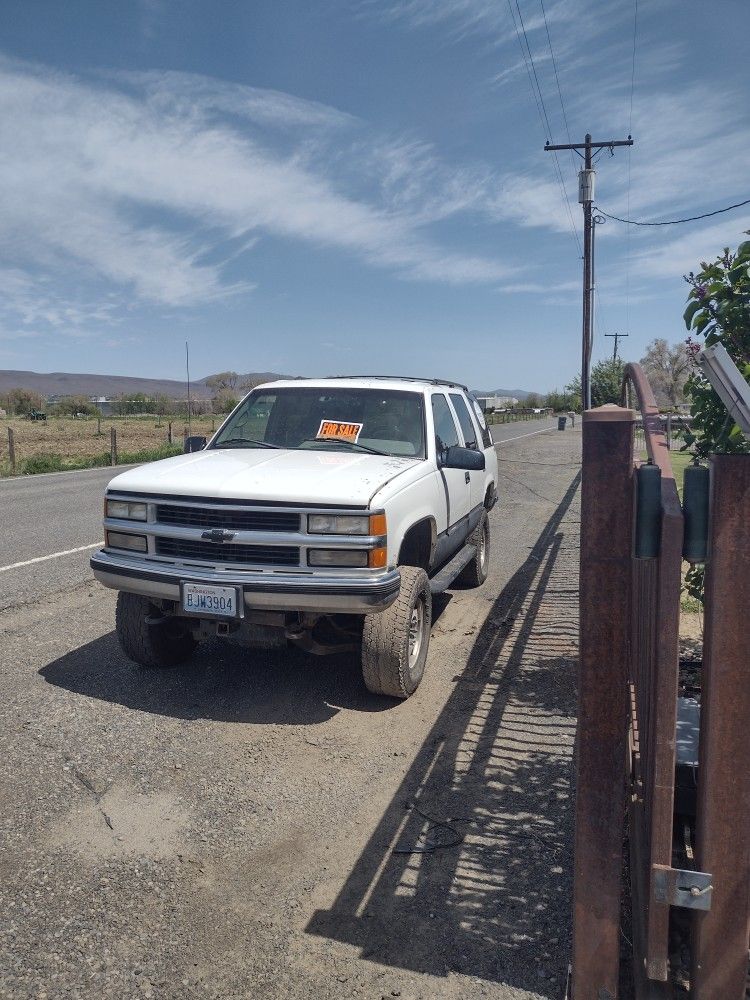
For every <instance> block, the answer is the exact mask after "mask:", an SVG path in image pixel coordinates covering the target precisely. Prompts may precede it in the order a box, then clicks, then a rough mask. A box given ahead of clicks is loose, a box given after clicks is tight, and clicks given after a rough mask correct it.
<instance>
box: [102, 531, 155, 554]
mask: <svg viewBox="0 0 750 1000" xmlns="http://www.w3.org/2000/svg"><path fill="white" fill-rule="evenodd" d="M104 536H105V539H106V542H107V546H108V547H109V548H112V549H130V551H131V552H148V542H147V541H146V536H145V535H126V534H125V532H124V531H106V532H105V533H104Z"/></svg>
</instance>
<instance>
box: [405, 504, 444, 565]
mask: <svg viewBox="0 0 750 1000" xmlns="http://www.w3.org/2000/svg"><path fill="white" fill-rule="evenodd" d="M437 534H438V533H437V523H436V521H435V518H434V517H432V516H428V517H423V518H420V519H419V520H418V521H415V523H414V524H412V525H411V526H410V527H409V528H407V530H406V531H405V532H404V535H403V538H402V540H401V545H400V547H399V553H398V565H399V566H419V567H421V568H422V569H423V570H425V572H428V571H429V568H430V566H431V564H432V560H433V557H434V555H435V548H436V546H437Z"/></svg>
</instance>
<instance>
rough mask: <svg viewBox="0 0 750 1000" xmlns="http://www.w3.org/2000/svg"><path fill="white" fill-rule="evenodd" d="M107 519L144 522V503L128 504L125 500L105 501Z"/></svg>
mask: <svg viewBox="0 0 750 1000" xmlns="http://www.w3.org/2000/svg"><path fill="white" fill-rule="evenodd" d="M106 513H107V517H119V518H124V519H125V520H127V521H145V520H146V517H147V516H148V514H147V507H146V504H145V503H130V502H129V501H127V500H107V503H106Z"/></svg>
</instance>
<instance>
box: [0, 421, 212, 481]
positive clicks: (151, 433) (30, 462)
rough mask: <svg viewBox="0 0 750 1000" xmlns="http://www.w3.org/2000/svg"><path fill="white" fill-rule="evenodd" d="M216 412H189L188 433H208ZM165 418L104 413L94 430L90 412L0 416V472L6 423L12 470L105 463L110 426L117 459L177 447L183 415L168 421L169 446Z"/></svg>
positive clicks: (5, 460) (152, 455)
mask: <svg viewBox="0 0 750 1000" xmlns="http://www.w3.org/2000/svg"><path fill="white" fill-rule="evenodd" d="M221 419H222V418H221V417H195V418H193V420H192V433H193V434H203V435H206V436H209V435H210V434H211V433H212V428H215V427H218V425H219V422H220V420H221ZM168 426H169V421H168V419H167V418H165V417H162V419H161V421H160V420H159V418H158V417H155V416H149V417H107V418H102V420H101V433H99V432H98V424H97V419H96V417H81V418H79V419H74V418H72V417H49V418H48V419H47V420H46V421H39V422H34V421H31V420H24V419H22V418H11V419H4V420H0V475H1V476H8V475H12V469H11V464H10V451H9V441H8V429H9V428H10V429H12V431H13V435H14V438H15V452H16V473H17V474H21V475H23V474H30V473H35V472H57V471H61V470H65V469H85V468H90V467H91V466H96V465H109V464H110V428H111V427H114V428H115V430H116V432H117V452H118V462H119V464H131V463H133V462H147V461H152V460H153V459H156V458H166V457H168V456H169V455H172V454H179V453H180V452H181V451H182V442H183V436H184V433H185V430H186V427H187V424H186V422H185V420H184V418H179V419H176V420H173V421H172V441H173V444H172V446H170V445H169V441H168Z"/></svg>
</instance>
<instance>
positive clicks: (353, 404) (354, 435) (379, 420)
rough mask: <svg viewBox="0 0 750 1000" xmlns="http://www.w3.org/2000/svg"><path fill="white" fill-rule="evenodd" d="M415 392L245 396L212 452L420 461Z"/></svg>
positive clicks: (299, 391) (298, 391)
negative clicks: (278, 451)
mask: <svg viewBox="0 0 750 1000" xmlns="http://www.w3.org/2000/svg"><path fill="white" fill-rule="evenodd" d="M424 440H425V437H424V409H423V404H422V395H421V393H418V392H399V391H396V390H393V391H391V390H387V389H386V390H383V389H349V388H344V387H342V388H340V389H339V388H331V389H328V388H326V389H324V388H320V387H318V388H313V387H311V386H300V387H299V388H297V387H296V386H294V387H291V386H290V387H288V388H283V389H282V388H280V389H265V390H256V391H255V392H251V393H250V395H249V396H248V397H247V399H245V400H244V402H243V403H242V404H241V405H240V407H239V408H238V409H237V410H236V412H235V413H234V414H232V416H231V417H230V418H229V420H228V421H227V423H226V425H225V426H224V427H223V428H222V429H221V431H220V432H219V433H218V434H217V436H216V439H215V440H214V441H213V443H212V445H211V447H212V448H294V449H302V448H304V449H320V450H326V451H350V452H357V453H361V454H367V453H369V452H374V453H375V454H381V455H399V456H404V457H409V458H424V457H425V447H424Z"/></svg>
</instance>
